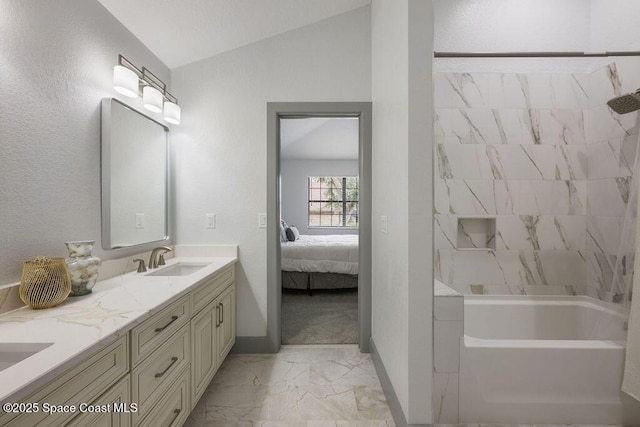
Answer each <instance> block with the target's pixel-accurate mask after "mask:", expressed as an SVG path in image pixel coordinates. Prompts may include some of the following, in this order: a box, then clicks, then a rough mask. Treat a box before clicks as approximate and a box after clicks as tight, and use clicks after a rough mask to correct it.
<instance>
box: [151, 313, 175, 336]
mask: <svg viewBox="0 0 640 427" xmlns="http://www.w3.org/2000/svg"><path fill="white" fill-rule="evenodd" d="M176 320H178V316H171V320H169V323H167V324H166V325H164V326H163V327H162V328H156V333H157V332H162V331H164V330H165V329H167V328H168V327H169V325H170V324H172V323H173V322H175V321H176Z"/></svg>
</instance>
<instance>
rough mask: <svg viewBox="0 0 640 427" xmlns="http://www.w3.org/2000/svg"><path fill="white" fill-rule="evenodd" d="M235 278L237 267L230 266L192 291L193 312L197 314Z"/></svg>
mask: <svg viewBox="0 0 640 427" xmlns="http://www.w3.org/2000/svg"><path fill="white" fill-rule="evenodd" d="M234 280H235V267H234V266H233V265H232V266H229V267H227V268H225V269H224V270H222V271H220V272H219V273H217V274H215V275H214V276H213V277H211V278H209V279H207V280H206V281H205V282H204V283H203V284H202V285H200V286H198V288H197V289H196V290H194V291H193V292H192V295H193V298H192V313H193V314H196V313H197V312H199V311H200V310H202V309H203V308H205V307H206V306H207V304H209V303H210V302H211V301H213V300H214V299H215V298H216V297H217V296H218V295H219V294H220V292H222V291H223V290H224V288H226V287H227V286H228V285H229V284H230V283H232V282H233V281H234Z"/></svg>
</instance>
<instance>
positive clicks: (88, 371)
mask: <svg viewBox="0 0 640 427" xmlns="http://www.w3.org/2000/svg"><path fill="white" fill-rule="evenodd" d="M127 342H128V341H127V336H123V337H122V338H120V339H118V340H117V341H115V342H114V343H112V344H110V345H109V346H108V347H106V348H105V349H103V350H101V351H99V352H97V353H96V354H94V355H93V356H91V357H89V358H88V359H87V360H85V361H84V362H81V363H80V364H79V365H77V366H76V367H75V368H72V369H71V370H69V371H67V372H66V373H64V374H63V375H62V376H60V377H58V378H57V379H55V380H53V381H52V382H50V383H49V384H47V385H46V386H44V387H43V388H41V389H40V390H38V391H37V392H35V393H34V394H32V395H31V396H29V397H27V398H26V399H23V400H22V401H23V402H25V403H33V402H38V403H39V404H40V405H42V404H43V403H47V404H49V405H74V406H76V408H77V407H78V406H79V405H80V404H81V403H89V402H92V401H93V400H95V399H96V398H97V397H98V396H100V395H101V394H102V393H103V392H104V391H105V390H106V389H108V388H109V387H111V386H112V385H113V384H115V383H116V382H117V381H118V380H119V379H120V378H121V377H122V376H123V375H124V374H126V373H127V372H128V371H129V357H128V353H129V351H128V350H129V349H128V346H127ZM76 415H78V412H58V413H55V414H51V415H49V414H47V413H45V412H44V411H43V409H42V408H40V410H39V412H37V413H29V414H3V415H2V416H0V426H12V427H13V426H30V427H33V426H53V425H65V423H67V422H68V421H69V420H70V419H71V418H73V417H75V416H76Z"/></svg>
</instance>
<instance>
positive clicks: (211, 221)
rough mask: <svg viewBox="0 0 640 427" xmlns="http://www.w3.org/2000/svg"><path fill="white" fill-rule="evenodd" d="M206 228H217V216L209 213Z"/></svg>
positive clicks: (205, 223) (206, 217) (206, 218)
mask: <svg viewBox="0 0 640 427" xmlns="http://www.w3.org/2000/svg"><path fill="white" fill-rule="evenodd" d="M204 228H216V214H212V213H208V214H206V215H205V222H204Z"/></svg>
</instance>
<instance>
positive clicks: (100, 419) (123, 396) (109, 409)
mask: <svg viewBox="0 0 640 427" xmlns="http://www.w3.org/2000/svg"><path fill="white" fill-rule="evenodd" d="M129 384H130V383H129V376H128V375H127V376H126V377H124V378H123V379H121V380H120V381H119V382H118V383H117V384H116V385H114V386H113V387H111V388H110V389H109V391H107V392H106V393H105V394H103V395H102V396H100V397H99V398H97V399H96V400H95V401H94V402H93V403H92V404H91V405H92V408H95V409H94V410H93V411H87V412H84V413H83V414H81V415H79V416H77V417H75V418H74V419H73V420H72V421H71V423H69V424H68V425H67V427H129V426H130V425H131V412H132V411H133V408H132V407H131V403H130V402H131V398H130V397H129V389H130V387H129Z"/></svg>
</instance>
